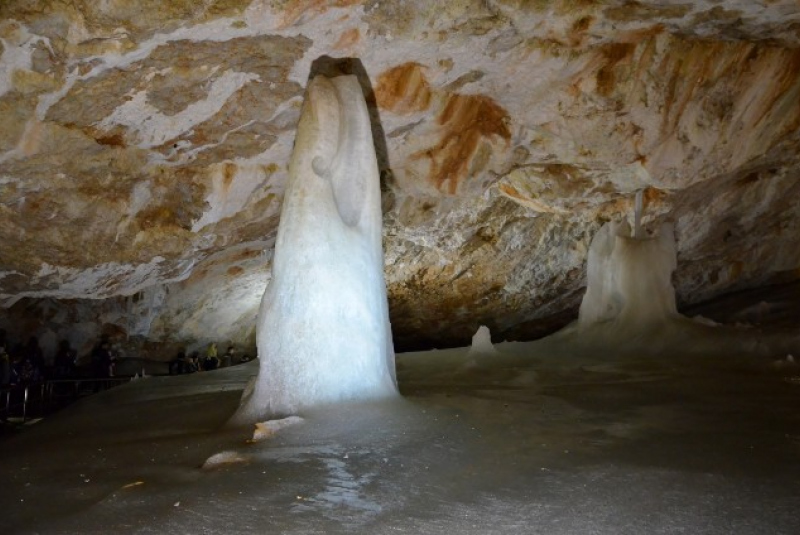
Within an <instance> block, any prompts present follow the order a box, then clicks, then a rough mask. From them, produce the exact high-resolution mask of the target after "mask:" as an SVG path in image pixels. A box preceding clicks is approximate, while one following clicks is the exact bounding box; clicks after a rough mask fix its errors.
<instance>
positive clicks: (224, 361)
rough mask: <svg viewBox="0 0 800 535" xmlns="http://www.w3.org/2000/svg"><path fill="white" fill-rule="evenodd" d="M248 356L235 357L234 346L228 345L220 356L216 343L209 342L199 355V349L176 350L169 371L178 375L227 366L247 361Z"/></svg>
mask: <svg viewBox="0 0 800 535" xmlns="http://www.w3.org/2000/svg"><path fill="white" fill-rule="evenodd" d="M248 360H250V357H248V356H247V355H243V356H241V357H237V355H236V348H235V347H234V346H233V345H229V346H228V349H227V350H226V351H225V353H223V354H222V356H220V355H219V354H218V352H217V344H216V343H214V342H211V343H210V344H208V347H206V350H205V353H204V354H203V355H200V352H199V351H193V352H192V353H189V354H188V355H187V354H186V350H185V349H181V350H180V351H178V354H177V355H176V356H175V358H174V359H172V360H171V361H170V363H169V373H170V374H171V375H179V374H184V373H195V372H202V371H211V370H216V369H217V368H227V367H228V366H233V365H234V364H240V363H242V362H247V361H248Z"/></svg>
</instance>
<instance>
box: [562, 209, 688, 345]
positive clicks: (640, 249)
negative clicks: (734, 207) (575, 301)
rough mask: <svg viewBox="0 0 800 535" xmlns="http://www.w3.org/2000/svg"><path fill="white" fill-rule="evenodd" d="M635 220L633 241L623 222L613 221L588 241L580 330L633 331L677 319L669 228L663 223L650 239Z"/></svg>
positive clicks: (579, 316) (671, 230)
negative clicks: (591, 327)
mask: <svg viewBox="0 0 800 535" xmlns="http://www.w3.org/2000/svg"><path fill="white" fill-rule="evenodd" d="M638 220H639V218H638V217H637V228H636V230H635V232H634V233H633V236H631V230H630V227H629V226H628V224H627V223H625V222H622V223H618V222H611V223H606V224H605V225H603V227H602V228H601V229H600V230H599V232H598V233H597V234H596V235H595V237H594V239H593V240H592V245H591V247H590V248H589V258H588V266H587V270H588V281H587V282H588V283H587V287H586V295H585V296H584V297H583V302H582V303H581V308H580V312H579V314H578V322H579V325H580V326H581V327H585V326H589V325H594V324H599V323H606V322H613V323H614V324H615V325H616V326H618V327H623V328H632V329H637V328H639V327H642V326H650V325H657V324H659V323H663V322H665V321H668V320H669V319H672V318H676V317H678V313H677V309H676V306H675V289H674V288H673V286H672V280H671V277H672V272H673V271H675V267H676V265H677V261H676V249H675V236H674V231H673V227H672V225H671V224H670V223H665V224H663V225H661V228H660V230H659V232H658V234H657V236H655V237H652V238H651V237H647V236H646V235H645V234H644V232H643V231H642V230H641V227H640V226H639V225H638Z"/></svg>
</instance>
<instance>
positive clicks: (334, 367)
mask: <svg viewBox="0 0 800 535" xmlns="http://www.w3.org/2000/svg"><path fill="white" fill-rule="evenodd" d="M382 222H383V216H382V212H381V193H380V183H379V175H378V164H377V160H376V157H375V147H374V145H373V140H372V131H371V127H370V120H369V115H368V113H367V106H366V102H365V101H364V95H363V93H362V90H361V87H360V86H359V83H358V80H357V79H356V78H355V77H354V76H341V77H336V78H330V79H329V78H325V77H322V76H317V77H316V78H314V79H313V80H312V81H311V83H310V84H309V87H308V90H307V93H306V98H305V102H304V104H303V109H302V111H301V117H300V123H299V125H298V130H297V137H296V139H295V146H294V151H293V153H292V159H291V162H290V165H289V180H288V184H287V188H286V193H285V196H284V201H283V208H282V212H281V220H280V225H279V228H278V237H277V241H276V244H275V255H274V261H273V270H272V280H271V282H270V284H269V287H268V288H267V291H266V292H265V293H264V297H263V299H262V302H261V310H260V312H259V318H258V323H257V327H256V334H257V345H258V354H259V360H260V372H259V376H258V380H257V382H256V384H255V388H254V390H253V393H252V394H251V395H250V396H249V397H248V398H247V399H244V401H243V404H242V406H241V407H240V409H239V411H238V412H237V414H236V415H235V416H234V419H233V422H234V423H255V422H257V421H263V420H264V419H265V417H274V416H287V415H290V414H295V413H297V412H298V411H300V410H302V409H304V408H308V407H313V406H316V405H324V404H328V403H335V402H342V401H352V400H365V399H378V398H385V397H393V396H395V395H397V388H396V384H395V378H394V350H393V347H392V336H391V327H390V325H389V314H388V305H387V301H386V285H385V282H384V278H383V250H382V243H381V239H382V236H381V226H382Z"/></svg>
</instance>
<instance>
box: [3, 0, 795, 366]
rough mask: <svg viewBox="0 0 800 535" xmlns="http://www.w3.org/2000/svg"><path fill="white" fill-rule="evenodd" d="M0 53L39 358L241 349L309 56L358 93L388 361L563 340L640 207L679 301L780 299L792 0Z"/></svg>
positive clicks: (46, 26) (318, 10) (32, 11)
mask: <svg viewBox="0 0 800 535" xmlns="http://www.w3.org/2000/svg"><path fill="white" fill-rule="evenodd" d="M0 54H1V55H0V218H2V222H3V224H2V225H0V304H2V306H3V310H2V315H1V316H2V317H0V324H2V326H5V327H6V328H7V329H8V330H9V332H10V333H14V334H18V336H19V337H20V338H21V337H22V336H27V335H29V334H39V335H40V336H42V337H43V343H44V345H45V346H49V347H54V346H55V343H56V341H57V340H58V339H59V338H62V337H70V338H71V339H72V340H73V341H74V342H75V343H76V344H79V345H80V344H83V346H82V347H85V346H86V344H90V343H91V340H92V339H93V337H96V336H97V335H99V333H100V332H101V331H103V332H109V333H112V334H114V335H115V336H117V337H118V338H119V339H120V340H127V341H129V342H130V341H131V340H137V343H139V344H141V345H140V346H139V348H140V350H142V351H156V348H163V347H165V345H166V346H169V345H170V344H171V345H173V346H177V345H187V344H188V345H190V346H191V345H196V346H199V345H201V344H203V343H205V342H206V341H208V340H216V341H221V340H230V341H233V342H236V343H237V344H251V343H252V335H253V329H254V325H255V316H256V313H257V308H258V302H259V299H260V296H261V294H262V293H263V290H264V288H265V286H266V284H267V282H268V280H269V273H270V269H271V255H272V248H273V245H274V239H275V231H276V229H277V220H278V214H279V211H280V204H281V200H282V196H283V191H284V186H285V182H286V178H287V165H288V161H289V154H290V152H291V148H292V143H293V139H294V134H295V127H296V123H297V120H298V115H299V106H300V103H301V99H302V94H303V90H304V87H305V85H306V83H307V78H308V73H309V70H310V66H311V64H312V62H314V61H315V60H317V59H318V58H320V57H322V56H330V58H333V60H332V61H334V63H336V59H337V58H358V61H355V60H350V61H343V62H339V63H338V68H341V69H343V70H344V71H347V70H348V69H356V68H357V69H361V70H363V72H364V73H365V74H366V76H367V77H368V78H369V80H370V82H371V84H370V85H371V91H370V94H369V95H367V96H368V101H369V102H370V104H371V106H372V108H373V109H372V116H373V121H374V122H375V123H376V124H373V132H374V133H375V135H376V145H377V148H378V152H379V165H380V166H381V171H382V181H383V183H382V187H383V209H384V250H385V267H386V280H387V285H388V294H389V302H390V316H391V321H392V328H393V331H394V334H395V341H396V345H397V347H398V349H401V350H402V349H404V348H410V347H420V346H430V345H434V346H437V345H438V346H440V347H441V346H445V345H451V344H461V345H465V344H466V343H467V342H468V341H469V339H470V336H471V335H472V333H473V332H475V329H476V328H477V326H478V325H487V326H488V327H490V329H491V331H492V333H493V334H494V336H495V338H496V339H497V340H498V341H500V340H503V339H505V338H507V339H523V338H531V337H535V336H537V335H541V334H544V333H546V332H549V331H551V330H553V329H555V328H557V327H559V326H561V325H563V324H564V323H565V322H567V321H570V320H572V319H574V318H575V317H576V316H577V307H578V304H579V302H580V298H581V296H582V293H583V291H584V288H585V284H586V275H585V272H586V271H585V270H586V256H587V250H588V245H589V242H590V241H591V238H592V236H593V235H594V233H595V232H596V231H597V230H598V229H599V228H600V226H601V225H602V224H603V223H605V222H606V221H609V220H614V219H620V218H623V217H627V215H628V214H630V213H631V212H632V203H633V198H634V196H635V192H636V191H638V190H644V192H645V199H646V204H647V214H648V217H647V218H646V220H645V225H646V226H647V227H649V228H656V227H657V226H658V225H660V224H661V223H663V222H672V223H674V226H675V232H676V238H677V248H678V266H677V270H676V272H675V275H674V284H675V287H676V291H677V297H678V303H679V306H685V305H687V304H692V303H697V302H700V301H703V300H706V299H709V298H712V297H714V296H718V295H721V294H724V293H727V292H731V291H734V290H739V289H745V288H754V287H759V286H764V285H767V284H771V283H774V282H782V281H794V280H797V279H798V278H800V228H798V227H800V203H797V202H796V199H797V198H798V195H800V4H798V3H797V2H796V1H794V0H776V1H769V2H752V1H750V0H722V1H718V0H700V1H697V2H691V3H689V2H674V1H665V0H662V1H628V0H608V1H603V2H600V1H595V0H535V1H521V0H446V1H443V2H427V1H422V0H409V1H404V2H400V1H386V0H384V1H377V0H369V1H357V0H329V1H326V0H203V1H199V2H198V1H191V2H190V1H174V2H155V1H153V0H136V1H124V2H123V1H115V0H112V1H106V2H94V1H89V0H72V1H69V2H65V1H58V0H8V1H5V2H3V3H2V5H0ZM130 343H133V342H130ZM46 349H47V347H46ZM160 350H161V349H159V351H160Z"/></svg>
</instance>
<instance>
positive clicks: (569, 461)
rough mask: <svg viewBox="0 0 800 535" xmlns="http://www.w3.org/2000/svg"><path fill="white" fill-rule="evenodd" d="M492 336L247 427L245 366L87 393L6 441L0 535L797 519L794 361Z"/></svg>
mask: <svg viewBox="0 0 800 535" xmlns="http://www.w3.org/2000/svg"><path fill="white" fill-rule="evenodd" d="M497 348H498V349H499V350H500V352H501V354H500V355H496V356H492V357H489V356H487V357H485V358H482V357H475V356H474V355H468V354H467V351H466V349H462V350H448V351H438V352H431V353H428V354H424V355H423V354H407V355H401V356H399V358H398V376H399V380H400V384H401V390H402V391H403V393H404V396H405V398H404V399H403V400H402V401H397V402H393V403H384V404H372V405H360V406H345V407H340V408H338V409H335V410H329V411H327V412H319V413H316V414H309V415H305V416H306V419H305V421H304V422H303V423H301V424H298V425H294V426H292V427H288V428H285V429H283V430H281V431H279V432H278V433H277V434H276V435H275V436H273V437H271V438H268V439H266V440H263V441H260V442H254V443H253V442H247V438H248V433H247V432H246V431H244V430H241V429H239V430H236V429H234V430H220V426H221V425H222V424H223V423H224V422H225V421H226V419H227V418H228V417H229V416H230V415H231V414H232V413H233V411H234V409H235V408H236V406H237V403H238V399H239V394H240V392H241V389H242V388H243V387H244V384H245V382H246V381H247V379H248V378H249V376H251V375H252V374H254V373H255V371H256V367H255V365H248V366H239V367H234V368H228V369H225V370H220V371H217V372H210V373H203V374H195V375H192V376H178V377H163V378H150V379H146V380H142V381H138V382H135V383H131V384H129V385H126V386H123V387H119V388H117V389H113V390H110V391H108V392H105V393H102V394H99V395H96V396H93V397H90V398H86V399H84V400H82V401H81V402H79V403H77V404H75V405H73V406H72V407H70V408H68V409H66V410H64V411H63V412H61V413H58V414H56V415H54V416H53V417H51V418H48V419H46V420H45V421H43V422H41V423H39V424H36V425H34V426H31V427H29V428H27V429H25V430H23V431H21V432H19V433H18V434H16V435H15V436H12V437H9V438H5V439H3V440H2V441H0V533H2V534H4V535H11V534H12V533H43V534H49V533H103V534H107V533H114V534H123V533H175V534H183V533H193V534H230V533H319V534H322V533H326V534H327V533H368V534H384V533H413V534H429V533H431V534H432V533H437V534H438V533H443V534H473V533H475V534H490V533H541V534H548V535H550V534H553V535H555V534H585V533H598V534H637V535H640V534H660V533H670V534H671V533H686V534H726V535H727V534H757V533H763V534H765V535H766V534H769V535H776V534H786V535H790V534H791V535H796V534H798V533H800V411H798V408H800V369H798V368H796V367H795V366H792V365H788V364H787V365H786V366H781V367H779V368H778V367H775V366H773V365H772V364H770V363H769V362H767V361H755V360H748V359H736V360H735V361H734V360H731V361H725V360H719V359H708V360H703V359H697V358H693V359H666V358H658V359H657V358H652V357H638V358H637V357H636V356H629V357H626V358H624V359H621V358H620V359H611V358H608V357H606V356H597V357H594V358H592V357H570V358H563V357H555V356H552V355H549V354H548V350H547V347H546V345H544V346H543V345H541V344H540V345H539V346H536V345H535V344H527V345H525V344H500V345H498V346H497ZM221 452H229V453H228V454H227V456H228V457H229V458H232V459H234V460H238V461H239V462H232V463H226V464H220V465H217V466H215V467H213V468H201V466H202V465H203V463H204V462H205V461H206V459H208V458H209V457H211V456H212V455H214V454H218V453H221Z"/></svg>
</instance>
